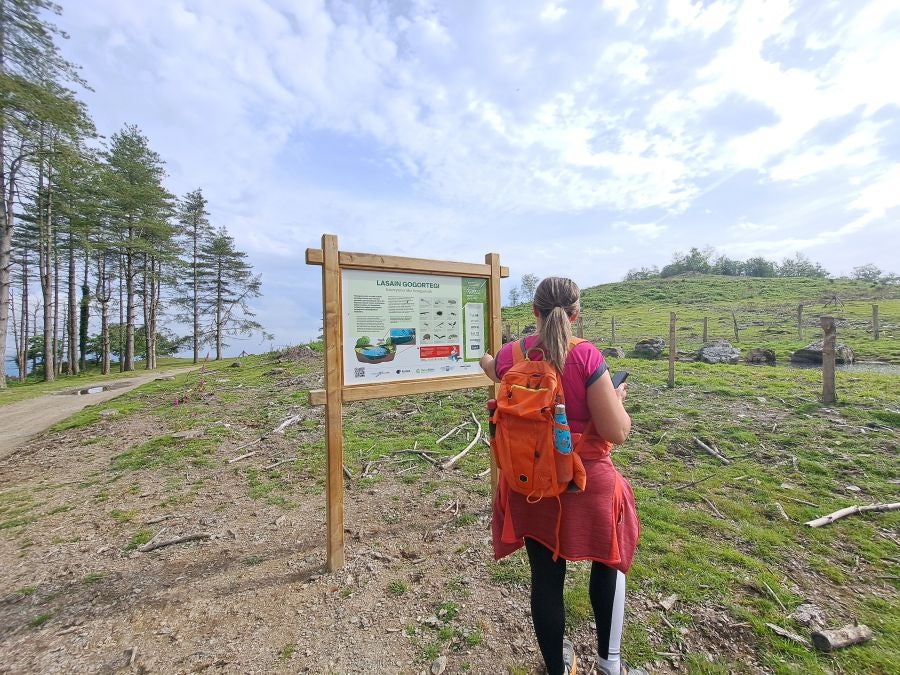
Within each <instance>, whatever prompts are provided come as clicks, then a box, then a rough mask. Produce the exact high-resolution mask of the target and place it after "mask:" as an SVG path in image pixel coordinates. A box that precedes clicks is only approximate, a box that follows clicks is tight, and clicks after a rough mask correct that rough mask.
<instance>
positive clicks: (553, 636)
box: [525, 537, 624, 675]
mask: <svg viewBox="0 0 900 675" xmlns="http://www.w3.org/2000/svg"><path fill="white" fill-rule="evenodd" d="M525 549H526V550H527V551H528V562H529V563H530V565H531V620H532V622H533V623H534V632H535V635H536V636H537V641H538V646H539V647H540V648H541V654H542V655H543V657H544V664H545V665H546V666H547V672H548V673H549V675H562V674H563V673H564V672H565V667H564V665H563V657H562V642H563V634H564V633H565V629H566V612H565V606H564V604H563V583H564V582H565V579H566V561H565V560H564V559H563V558H557V559H556V561H555V562H554V560H553V551H551V550H550V549H548V548H547V547H546V546H544V545H543V544H541V543H540V542H537V541H535V540H534V539H529V538H527V537H526V538H525ZM620 575H621V572H619V571H618V570H615V569H613V568H612V567H608V566H607V565H603V564H601V563H598V562H593V563H591V579H590V585H589V591H588V592H589V595H590V598H591V607H593V609H594V620H595V621H596V623H597V653H598V655H599V656H600V657H601V658H604V659H608V658H612V656H614V657H615V658H616V659H618V655H619V643H620V641H621V634H622V616H621V614H622V611H623V609H624V602H623V601H624V595H623V597H622V598H619V602H618V603H617V602H616V592H617V588H618V586H619V585H620V584H622V589H621V592H622V593H623V594H624V584H623V583H622V582H623V581H624V577H623V578H622V579H620ZM617 615H618V616H617ZM611 642H612V647H613V649H612V650H611V649H610V646H611V645H610V643H611ZM610 651H613V652H614V654H613V655H612V656H611V655H610Z"/></svg>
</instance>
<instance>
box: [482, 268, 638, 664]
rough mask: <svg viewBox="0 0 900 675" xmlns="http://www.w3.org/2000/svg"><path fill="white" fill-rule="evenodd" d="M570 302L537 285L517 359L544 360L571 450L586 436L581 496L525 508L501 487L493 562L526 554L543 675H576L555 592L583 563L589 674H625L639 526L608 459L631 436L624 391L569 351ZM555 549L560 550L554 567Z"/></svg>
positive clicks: (597, 365) (571, 286) (562, 286)
mask: <svg viewBox="0 0 900 675" xmlns="http://www.w3.org/2000/svg"><path fill="white" fill-rule="evenodd" d="M579 294H580V292H579V290H578V286H577V285H575V282H573V281H572V280H571V279H564V278H560V277H550V278H547V279H544V280H543V281H542V282H541V283H540V284H539V285H538V287H537V290H536V291H535V294H534V301H533V306H532V311H533V312H534V316H535V319H536V320H537V328H538V333H537V335H534V336H531V337H529V338H526V341H525V349H526V350H528V356H529V358H530V359H532V360H540V359H541V358H547V359H548V360H550V361H552V362H553V364H554V366H555V367H556V369H557V370H558V371H559V372H560V373H561V374H562V381H563V393H564V394H565V403H566V414H567V416H568V422H569V427H570V428H571V430H572V442H573V445H574V444H575V443H576V442H577V441H578V439H579V438H581V435H583V434H586V437H585V438H584V439H583V440H582V441H581V445H580V447H579V449H578V452H579V455H580V457H581V459H582V461H583V462H584V466H585V471H586V473H587V485H586V488H585V490H584V492H579V493H569V492H565V493H563V494H562V495H560V499H559V500H557V499H555V498H553V499H542V500H540V501H538V502H532V501H531V500H529V499H528V498H527V497H526V496H525V495H522V494H520V493H518V492H514V491H512V490H510V489H509V487H508V486H507V484H506V481H505V480H503V479H502V478H501V480H500V484H499V486H498V490H497V493H496V496H495V499H494V514H493V522H492V534H493V546H494V558H495V559H500V558H502V557H504V556H507V555H509V554H510V553H512V552H513V551H516V550H518V549H519V548H521V547H522V546H523V545H524V546H525V548H526V550H527V552H528V562H529V564H530V566H531V617H532V621H533V623H534V631H535V634H536V636H537V641H538V645H539V646H540V649H541V654H542V655H543V657H544V663H545V664H546V666H547V672H548V673H549V675H562V674H565V675H573V674H574V673H575V665H576V664H575V654H574V648H573V645H572V643H571V642H569V641H568V640H566V639H564V632H565V608H564V605H563V582H564V581H565V576H566V561H567V560H591V561H592V564H591V577H590V586H589V594H590V600H591V605H592V607H593V610H594V617H595V620H596V624H597V651H598V662H597V667H598V669H599V671H600V672H601V673H603V674H604V675H619V673H622V672H624V668H622V666H621V660H620V655H619V649H620V644H621V637H622V624H623V616H624V612H625V573H626V572H627V571H628V568H629V567H630V566H631V560H632V557H633V556H634V550H635V547H636V545H637V539H638V532H639V524H638V520H637V514H636V512H635V509H634V495H633V493H632V491H631V486H629V485H628V483H627V482H626V481H625V479H624V478H622V476H621V475H620V474H619V473H618V471H616V469H615V467H614V466H613V464H612V461H611V460H610V457H609V454H610V451H611V450H612V447H613V445H618V444H620V443H622V442H624V441H625V439H626V438H627V437H628V434H629V432H630V431H631V418H630V417H629V415H628V413H627V412H626V411H625V408H624V407H623V406H622V401H623V400H624V399H625V396H626V394H627V391H628V385H627V384H625V383H622V384H621V385H619V387H618V388H617V389H614V388H613V385H612V380H611V379H610V375H609V373H608V372H607V367H606V362H605V361H604V359H603V355H602V354H601V353H600V351H599V350H598V349H597V348H596V347H595V346H594V345H593V344H591V343H590V342H580V343H578V344H577V345H575V346H574V347H572V348H571V349H570V347H569V345H570V340H571V338H572V328H571V324H572V322H574V321H575V320H576V319H577V318H578V313H579V311H580V306H579V300H578V299H579ZM513 347H514V343H508V344H506V345H504V347H503V348H502V349H501V350H500V351H499V353H498V354H497V357H496V359H494V357H492V356H491V355H490V354H485V355H484V356H483V357H482V358H481V362H480V364H481V367H482V369H483V370H484V372H485V373H486V374H487V375H488V377H490V378H491V379H492V380H494V381H495V382H499V381H500V378H502V377H503V375H504V374H505V373H506V371H507V370H509V368H510V367H511V366H512V365H513ZM536 347H540V349H535V348H536ZM532 350H534V351H532ZM544 355H546V356H544ZM560 508H561V509H562V522H561V524H560V525H559V532H558V539H557V517H558V515H559V513H560V511H559V509H560ZM554 542H558V546H559V549H558V550H559V557H558V558H556V559H555V560H554V555H553V554H554V549H555V548H556V546H555V545H554ZM635 672H636V671H632V674H633V675H634V674H635Z"/></svg>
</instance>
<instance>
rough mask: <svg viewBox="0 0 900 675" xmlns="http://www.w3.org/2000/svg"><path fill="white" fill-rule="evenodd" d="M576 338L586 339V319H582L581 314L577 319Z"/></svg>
mask: <svg viewBox="0 0 900 675" xmlns="http://www.w3.org/2000/svg"><path fill="white" fill-rule="evenodd" d="M575 337H578V338H583V337H584V317H582V316H581V314H580V313H579V315H578V318H577V319H575Z"/></svg>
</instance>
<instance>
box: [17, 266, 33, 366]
mask: <svg viewBox="0 0 900 675" xmlns="http://www.w3.org/2000/svg"><path fill="white" fill-rule="evenodd" d="M21 315H22V321H21V322H20V325H19V344H20V345H21V347H20V351H19V352H17V353H16V365H17V366H18V367H19V382H24V381H25V376H26V375H27V374H28V340H29V338H30V337H31V336H30V335H29V333H28V316H29V309H28V251H27V250H26V251H25V252H24V255H23V258H22V312H21Z"/></svg>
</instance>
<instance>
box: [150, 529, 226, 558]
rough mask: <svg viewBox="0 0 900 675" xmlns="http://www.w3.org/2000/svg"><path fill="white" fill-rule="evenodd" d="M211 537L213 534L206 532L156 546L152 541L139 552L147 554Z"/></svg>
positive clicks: (169, 540)
mask: <svg viewBox="0 0 900 675" xmlns="http://www.w3.org/2000/svg"><path fill="white" fill-rule="evenodd" d="M158 536H159V535H157V537H158ZM211 536H212V535H211V534H207V533H205V532H204V533H198V534H188V535H185V536H183V537H178V538H176V539H168V540H166V541H161V542H159V543H158V544H154V543H153V540H151V541H148V542H147V543H146V544H144V545H143V546H139V547H138V551H140V552H141V553H147V552H148V551H153V550H156V549H158V548H163V547H164V546H172V545H174V544H183V543H185V542H188V541H200V540H203V539H209V538H210V537H211ZM157 537H154V538H153V539H156V538H157Z"/></svg>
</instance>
